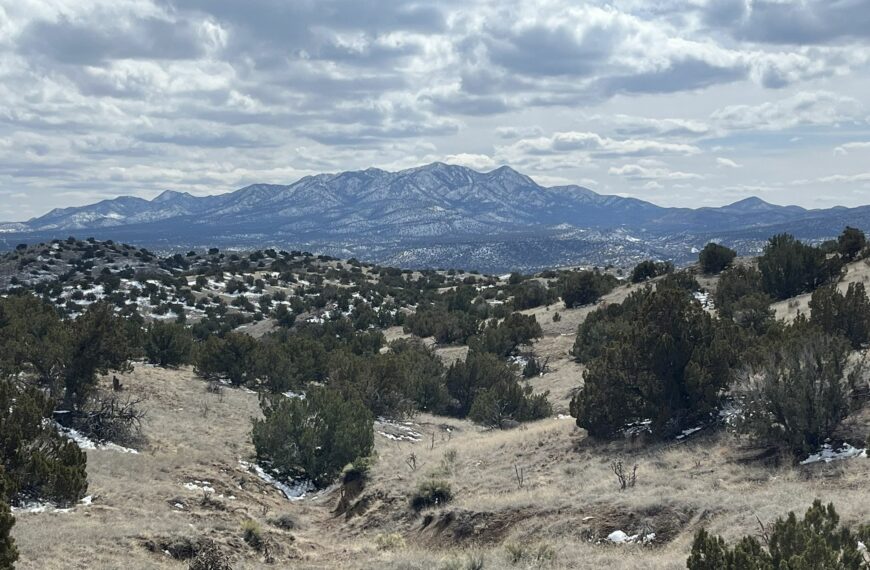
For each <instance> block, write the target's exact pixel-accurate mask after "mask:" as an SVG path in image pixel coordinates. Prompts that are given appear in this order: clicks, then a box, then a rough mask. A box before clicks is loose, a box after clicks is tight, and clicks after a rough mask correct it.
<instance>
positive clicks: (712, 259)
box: [698, 242, 737, 275]
mask: <svg viewBox="0 0 870 570" xmlns="http://www.w3.org/2000/svg"><path fill="white" fill-rule="evenodd" d="M735 257H737V252H736V251H734V250H733V249H730V248H728V247H725V246H724V245H719V244H717V243H713V242H710V243H708V244H707V245H706V246H704V249H702V250H701V253H700V254H699V255H698V261H699V262H700V264H701V271H703V272H704V273H707V274H711V275H715V274H718V273H721V272H722V270H723V269H725V268H726V267H728V266H729V265H731V263H732V262H733V261H734V258H735Z"/></svg>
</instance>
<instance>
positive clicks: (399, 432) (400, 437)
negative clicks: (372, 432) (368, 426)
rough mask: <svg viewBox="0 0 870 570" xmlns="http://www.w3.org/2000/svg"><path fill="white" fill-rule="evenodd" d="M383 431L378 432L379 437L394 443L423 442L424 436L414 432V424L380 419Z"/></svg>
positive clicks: (379, 422)
mask: <svg viewBox="0 0 870 570" xmlns="http://www.w3.org/2000/svg"><path fill="white" fill-rule="evenodd" d="M377 423H378V424H380V427H381V429H378V430H376V431H377V432H378V434H379V435H381V436H383V437H385V438H387V439H391V440H393V441H410V442H412V443H417V442H419V441H422V440H423V434H421V433H419V432H417V431H415V430H414V428H415V427H416V425H415V424H414V423H413V422H397V421H393V420H388V419H387V418H378V421H377Z"/></svg>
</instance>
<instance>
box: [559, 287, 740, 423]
mask: <svg viewBox="0 0 870 570" xmlns="http://www.w3.org/2000/svg"><path fill="white" fill-rule="evenodd" d="M627 302H629V303H630V305H631V307H630V311H624V312H627V313H630V314H631V319H630V320H628V319H627V320H620V319H616V320H615V321H612V322H611V323H610V326H609V327H608V328H607V329H605V331H604V332H605V335H606V336H608V337H609V338H607V341H606V342H607V349H606V350H598V351H595V353H594V355H593V356H592V358H591V359H590V360H589V361H588V364H587V369H586V372H585V373H584V386H583V387H582V388H581V389H580V391H579V392H578V393H577V395H576V396H575V397H574V398H573V399H572V400H571V406H570V409H571V415H573V416H574V417H575V418H577V425H578V426H580V427H583V428H586V429H587V430H588V431H589V433H590V434H592V435H595V436H610V435H612V434H614V433H615V432H617V431H618V430H619V429H621V428H622V427H623V426H625V425H626V424H627V423H630V422H634V421H640V420H645V419H650V420H652V425H651V429H652V431H653V433H654V434H656V435H659V436H667V435H671V434H674V433H678V432H679V430H680V429H682V426H684V425H686V424H687V423H688V422H693V421H697V420H699V419H700V418H702V417H704V416H706V415H707V414H709V413H711V412H712V411H714V410H715V409H716V406H717V405H718V403H719V398H720V397H721V393H722V390H723V389H724V388H725V387H726V385H727V383H728V380H729V377H730V369H731V366H732V365H733V364H734V362H735V357H736V353H735V350H734V346H733V339H731V336H732V335H731V333H730V329H728V327H726V326H724V325H723V324H722V323H720V322H719V321H718V320H715V319H713V318H712V317H711V316H710V315H709V314H708V313H707V312H706V311H704V309H703V308H702V307H701V306H700V305H699V304H698V303H697V302H695V301H694V300H693V299H692V298H691V296H690V295H688V294H687V293H686V292H685V291H682V290H679V289H674V288H663V289H661V290H658V291H654V292H652V291H645V292H642V293H641V294H639V295H636V296H633V298H630V300H627ZM617 314H618V313H617Z"/></svg>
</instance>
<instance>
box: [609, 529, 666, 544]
mask: <svg viewBox="0 0 870 570" xmlns="http://www.w3.org/2000/svg"><path fill="white" fill-rule="evenodd" d="M655 539H656V533H654V532H650V533H648V534H645V535H643V536H641V535H640V534H632V535H628V534H626V533H624V532H623V531H621V530H615V531H613V532H611V533H610V534H609V535H607V540H609V541H610V542H612V543H614V544H627V543H632V542H639V543H641V544H649V543H650V542H652V541H654V540H655Z"/></svg>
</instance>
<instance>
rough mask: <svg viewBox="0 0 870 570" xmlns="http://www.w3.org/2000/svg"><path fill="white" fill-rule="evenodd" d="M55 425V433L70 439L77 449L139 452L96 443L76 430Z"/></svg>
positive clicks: (111, 444)
mask: <svg viewBox="0 0 870 570" xmlns="http://www.w3.org/2000/svg"><path fill="white" fill-rule="evenodd" d="M56 425H57V431H58V432H60V434H61V435H63V436H64V437H66V438H67V439H71V440H73V441H74V442H76V445H78V446H79V449H95V450H104V451H117V452H119V453H136V454H138V453H139V452H138V451H136V450H135V449H131V448H129V447H124V446H122V445H118V444H116V443H112V442H96V441H94V440H92V439H90V438H89V437H87V436H86V435H84V434H83V433H81V432H80V431H78V430H75V429H73V428H68V427H64V426H62V425H60V424H56Z"/></svg>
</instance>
